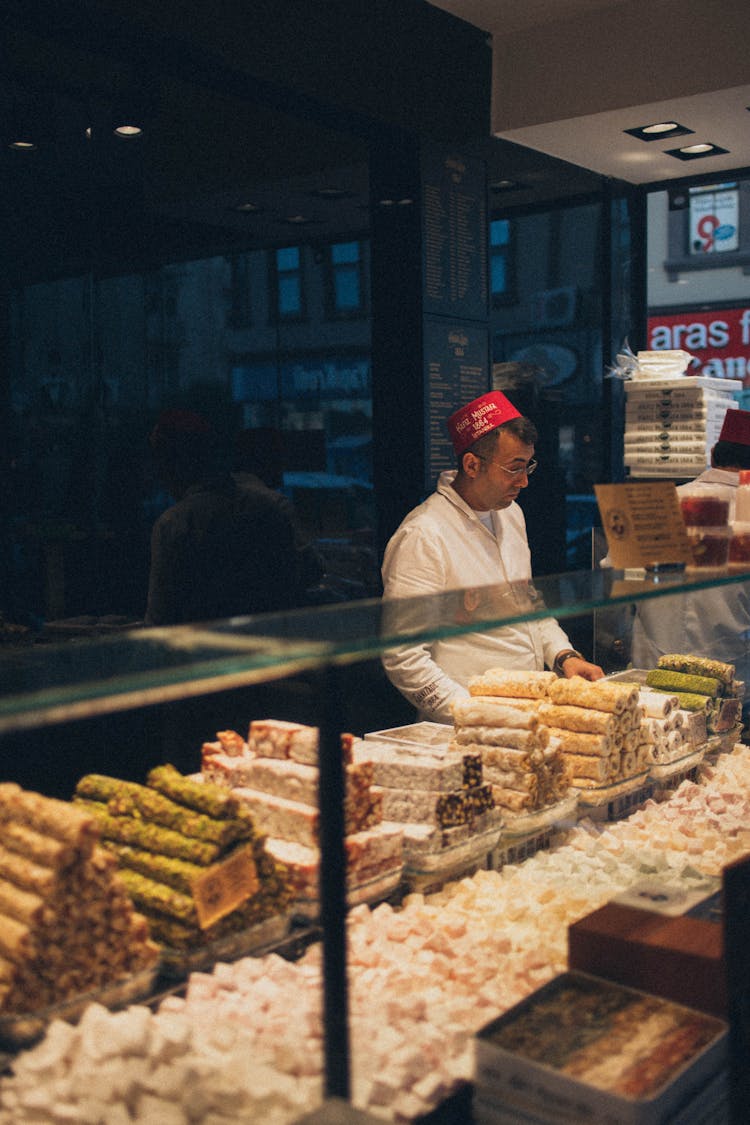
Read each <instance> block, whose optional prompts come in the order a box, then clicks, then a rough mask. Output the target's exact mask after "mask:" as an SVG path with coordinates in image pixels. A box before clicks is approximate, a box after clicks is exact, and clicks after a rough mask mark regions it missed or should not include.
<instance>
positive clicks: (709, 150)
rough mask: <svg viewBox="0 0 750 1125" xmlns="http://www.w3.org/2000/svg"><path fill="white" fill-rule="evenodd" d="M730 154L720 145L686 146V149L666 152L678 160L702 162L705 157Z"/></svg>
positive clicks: (673, 149)
mask: <svg viewBox="0 0 750 1125" xmlns="http://www.w3.org/2000/svg"><path fill="white" fill-rule="evenodd" d="M728 152H729V149H728V148H721V147H720V146H719V145H713V144H707V143H702V144H697V145H686V146H685V147H684V148H669V149H667V150H666V154H667V156H674V157H675V159H676V160H700V159H702V158H703V157H704V156H719V155H720V154H722V153H728Z"/></svg>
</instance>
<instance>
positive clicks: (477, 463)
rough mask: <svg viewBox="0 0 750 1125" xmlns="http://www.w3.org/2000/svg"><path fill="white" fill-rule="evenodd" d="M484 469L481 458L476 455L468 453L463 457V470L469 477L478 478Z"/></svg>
mask: <svg viewBox="0 0 750 1125" xmlns="http://www.w3.org/2000/svg"><path fill="white" fill-rule="evenodd" d="M481 467H482V459H481V457H477V455H476V453H470V452H468V451H467V452H466V453H464V454H463V455H462V457H461V468H462V470H463V472H464V473H465V475H466V476H467V477H472V478H474V477H476V476H477V475H478V474H479V470H480V469H481Z"/></svg>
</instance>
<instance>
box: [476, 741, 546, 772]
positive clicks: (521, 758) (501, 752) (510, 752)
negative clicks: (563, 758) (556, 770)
mask: <svg viewBox="0 0 750 1125" xmlns="http://www.w3.org/2000/svg"><path fill="white" fill-rule="evenodd" d="M482 758H483V768H486V767H487V766H491V767H494V768H496V769H507V770H523V771H524V772H528V771H529V770H534V769H536V768H537V767H538V765H539V763H540V762H541V761H542V760H543V754H542V751H541V750H534V751H528V750H514V749H510V748H506V747H504V746H484V747H482Z"/></svg>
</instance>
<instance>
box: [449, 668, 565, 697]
mask: <svg viewBox="0 0 750 1125" xmlns="http://www.w3.org/2000/svg"><path fill="white" fill-rule="evenodd" d="M555 679H557V677H556V675H555V673H554V672H536V671H533V670H531V671H515V670H510V669H508V668H488V669H487V671H486V672H484V673H482V675H480V676H472V677H471V678H470V679H469V682H468V685H467V686H468V688H469V694H470V695H479V696H482V695H489V696H494V695H500V696H507V697H508V698H513V697H518V698H519V699H542V698H544V696H545V695H546V694H547V690H548V688H549V686H550V684H551V683H552V681H553V680H555Z"/></svg>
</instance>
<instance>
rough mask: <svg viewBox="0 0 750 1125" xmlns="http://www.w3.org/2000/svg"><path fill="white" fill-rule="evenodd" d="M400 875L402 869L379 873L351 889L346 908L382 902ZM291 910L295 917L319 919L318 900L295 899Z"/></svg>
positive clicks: (347, 894)
mask: <svg viewBox="0 0 750 1125" xmlns="http://www.w3.org/2000/svg"><path fill="white" fill-rule="evenodd" d="M402 875H403V867H402V866H399V867H394V868H393V869H392V870H390V871H384V872H381V874H380V875H375V876H374V877H373V878H372V879H368V880H366V882H364V883H359V884H357V885H356V886H354V887H351V888H350V889H349V890H348V891H347V892H346V904H347V906H349V907H352V906H360V905H361V904H362V903H363V902H366V903H370V904H372V903H377V902H382V901H383V899H386V898H388V896H389V895H391V894H393V892H394V891H395V890H397V889H398V887H399V886H400V885H401V879H402ZM293 910H294V915H295V917H298V918H304V919H307V920H308V921H314V920H315V919H317V918H319V917H320V899H319V898H296V899H295V900H294V905H293Z"/></svg>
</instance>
